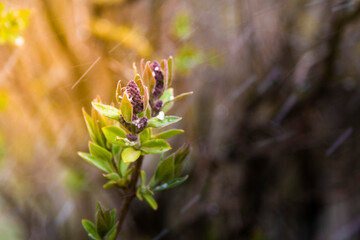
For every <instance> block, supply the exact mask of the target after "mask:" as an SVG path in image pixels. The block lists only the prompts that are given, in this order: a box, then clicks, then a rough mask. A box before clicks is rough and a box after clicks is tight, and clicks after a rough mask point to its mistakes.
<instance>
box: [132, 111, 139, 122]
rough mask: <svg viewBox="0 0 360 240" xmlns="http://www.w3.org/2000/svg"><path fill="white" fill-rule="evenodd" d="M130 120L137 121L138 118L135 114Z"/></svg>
mask: <svg viewBox="0 0 360 240" xmlns="http://www.w3.org/2000/svg"><path fill="white" fill-rule="evenodd" d="M132 120H133V121H135V120H138V116H137V115H136V114H135V113H134V114H133V115H132Z"/></svg>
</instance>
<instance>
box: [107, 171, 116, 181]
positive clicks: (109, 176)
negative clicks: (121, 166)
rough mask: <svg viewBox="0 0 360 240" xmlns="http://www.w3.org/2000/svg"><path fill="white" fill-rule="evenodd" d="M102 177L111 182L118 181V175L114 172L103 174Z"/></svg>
mask: <svg viewBox="0 0 360 240" xmlns="http://www.w3.org/2000/svg"><path fill="white" fill-rule="evenodd" d="M103 176H104V177H106V178H107V179H109V180H112V181H117V180H119V179H120V176H119V174H118V173H114V172H113V173H109V174H103Z"/></svg>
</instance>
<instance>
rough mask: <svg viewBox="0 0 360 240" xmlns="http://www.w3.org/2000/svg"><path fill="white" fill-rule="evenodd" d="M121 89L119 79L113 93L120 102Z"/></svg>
mask: <svg viewBox="0 0 360 240" xmlns="http://www.w3.org/2000/svg"><path fill="white" fill-rule="evenodd" d="M122 94H123V92H122V89H121V80H119V81H118V83H117V86H116V93H115V99H116V102H117V103H119V104H120V103H121V98H122Z"/></svg>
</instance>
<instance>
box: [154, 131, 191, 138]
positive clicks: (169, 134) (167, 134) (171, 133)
mask: <svg viewBox="0 0 360 240" xmlns="http://www.w3.org/2000/svg"><path fill="white" fill-rule="evenodd" d="M183 132H184V130H182V129H171V130H168V131H165V132H162V133H159V134H157V135H156V136H154V138H159V139H168V138H171V137H174V136H176V135H178V134H180V133H183Z"/></svg>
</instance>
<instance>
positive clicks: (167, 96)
mask: <svg viewBox="0 0 360 240" xmlns="http://www.w3.org/2000/svg"><path fill="white" fill-rule="evenodd" d="M173 98H174V89H173V88H168V89H166V90H165V91H164V93H163V94H162V95H161V97H160V100H162V101H163V103H164V106H163V108H162V111H163V112H167V111H169V110H170V108H172V106H173V105H174V103H173V102H169V101H170V100H171V99H173ZM167 102H169V103H168V104H165V103H167Z"/></svg>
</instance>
